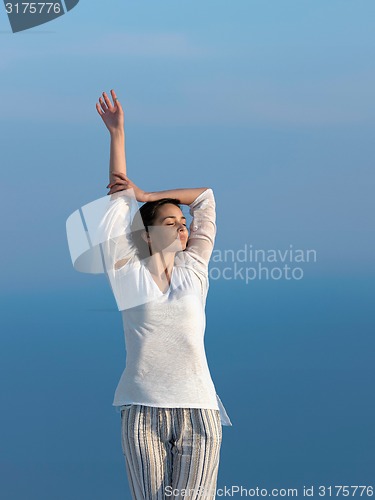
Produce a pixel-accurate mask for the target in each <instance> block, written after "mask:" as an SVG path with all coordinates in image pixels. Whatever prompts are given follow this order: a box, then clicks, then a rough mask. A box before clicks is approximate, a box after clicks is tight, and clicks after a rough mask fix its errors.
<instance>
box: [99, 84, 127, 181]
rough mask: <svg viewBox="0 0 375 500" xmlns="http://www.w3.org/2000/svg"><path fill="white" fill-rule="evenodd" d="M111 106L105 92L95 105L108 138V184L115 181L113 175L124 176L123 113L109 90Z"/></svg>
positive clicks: (112, 91)
mask: <svg viewBox="0 0 375 500" xmlns="http://www.w3.org/2000/svg"><path fill="white" fill-rule="evenodd" d="M111 95H112V99H113V104H112V103H111V100H110V99H109V97H108V95H107V94H106V92H103V97H100V98H99V103H96V109H97V111H98V113H99V115H100V116H101V118H102V120H103V122H104V124H105V126H106V127H107V129H108V131H109V133H110V137H111V144H110V158H109V182H110V183H112V182H114V181H115V179H116V177H115V174H123V175H126V155H125V129H124V111H123V109H122V106H121V103H120V101H119V100H118V98H117V97H116V93H115V91H114V90H111Z"/></svg>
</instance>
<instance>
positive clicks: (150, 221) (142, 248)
mask: <svg viewBox="0 0 375 500" xmlns="http://www.w3.org/2000/svg"><path fill="white" fill-rule="evenodd" d="M166 203H172V204H173V205H176V207H178V208H179V209H181V207H180V203H181V202H180V200H178V199H177V198H161V199H160V200H157V201H147V202H146V203H144V204H143V205H142V206H141V208H140V209H139V210H138V211H137V212H136V214H135V216H134V218H133V221H132V223H131V238H132V240H133V243H134V244H135V246H136V247H137V251H138V256H139V258H140V259H141V260H142V259H146V258H147V257H150V256H151V251H150V247H149V245H148V244H147V242H146V241H145V240H144V239H143V238H142V236H141V234H142V232H143V231H145V230H146V231H147V232H148V228H149V226H153V225H154V222H155V220H156V218H157V216H158V210H159V208H160V207H161V206H162V205H165V204H166Z"/></svg>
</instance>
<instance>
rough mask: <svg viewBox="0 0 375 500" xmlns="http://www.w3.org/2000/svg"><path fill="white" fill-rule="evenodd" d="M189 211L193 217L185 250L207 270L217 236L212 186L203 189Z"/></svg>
mask: <svg viewBox="0 0 375 500" xmlns="http://www.w3.org/2000/svg"><path fill="white" fill-rule="evenodd" d="M189 213H190V215H191V216H192V217H193V219H192V221H191V224H190V234H189V239H188V246H187V248H186V250H185V252H187V253H188V254H189V255H190V256H191V257H193V258H194V259H195V260H196V261H197V262H199V263H200V264H201V265H202V266H203V267H204V269H205V270H206V271H207V270H208V263H209V261H210V258H211V254H212V251H213V248H214V244H215V237H216V204H215V197H214V193H213V191H212V189H211V188H208V189H206V190H205V191H203V193H201V194H200V195H199V196H198V197H197V198H196V199H195V200H194V201H193V203H191V204H190V205H189Z"/></svg>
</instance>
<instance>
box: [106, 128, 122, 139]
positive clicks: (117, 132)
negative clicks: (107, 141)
mask: <svg viewBox="0 0 375 500" xmlns="http://www.w3.org/2000/svg"><path fill="white" fill-rule="evenodd" d="M109 134H110V136H111V140H119V139H125V131H124V129H121V128H120V129H114V130H110V132H109Z"/></svg>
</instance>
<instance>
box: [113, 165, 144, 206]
mask: <svg viewBox="0 0 375 500" xmlns="http://www.w3.org/2000/svg"><path fill="white" fill-rule="evenodd" d="M111 175H112V176H114V177H115V179H116V180H115V181H114V182H111V183H110V184H108V186H107V188H110V189H109V192H108V193H107V194H113V193H117V192H118V191H123V190H124V189H133V190H134V194H135V197H136V199H137V201H140V202H142V203H143V202H146V201H147V194H146V192H145V191H143V189H140V188H139V187H138V186H136V185H135V184H134V182H132V181H131V180H130V179H129V177H128V176H127V175H124V174H123V173H121V172H118V173H117V172H112V173H111Z"/></svg>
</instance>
